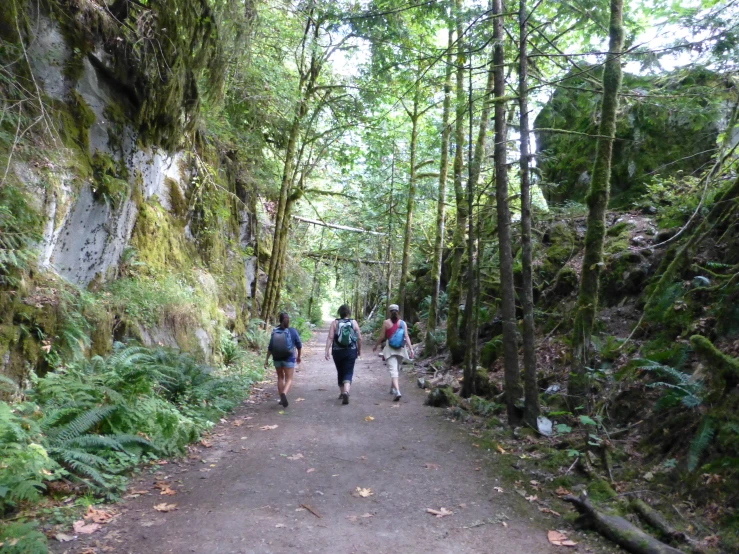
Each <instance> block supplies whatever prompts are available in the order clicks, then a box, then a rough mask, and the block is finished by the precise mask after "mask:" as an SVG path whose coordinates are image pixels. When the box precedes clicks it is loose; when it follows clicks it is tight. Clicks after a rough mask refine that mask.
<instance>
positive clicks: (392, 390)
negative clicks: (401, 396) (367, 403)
mask: <svg viewBox="0 0 739 554" xmlns="http://www.w3.org/2000/svg"><path fill="white" fill-rule="evenodd" d="M396 392H398V391H396V390H395V387H390V394H395V393H396Z"/></svg>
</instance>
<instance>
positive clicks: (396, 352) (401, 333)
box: [372, 304, 415, 402]
mask: <svg viewBox="0 0 739 554" xmlns="http://www.w3.org/2000/svg"><path fill="white" fill-rule="evenodd" d="M389 310H390V318H389V319H386V320H385V321H383V322H382V329H381V330H380V337H379V338H378V339H377V343H376V344H375V347H374V348H373V349H372V351H373V352H374V351H376V350H377V347H378V346H380V344H381V343H382V341H386V342H385V348H383V349H382V359H383V360H385V363H386V364H387V370H388V372H389V373H390V379H391V384H390V387H391V388H390V394H392V395H393V396H394V397H395V398H394V399H393V400H394V401H395V402H398V401H400V398H401V397H402V395H401V394H400V384H399V382H398V370H399V369H400V364H402V363H403V362H404V361H405V360H412V359H413V358H414V357H415V352H413V344H411V338H410V337H409V336H408V325H407V324H406V323H405V321H403V320H402V319H400V317H399V316H398V312H399V311H400V308H399V307H398V305H397V304H390V307H389ZM406 346H407V347H408V348H406Z"/></svg>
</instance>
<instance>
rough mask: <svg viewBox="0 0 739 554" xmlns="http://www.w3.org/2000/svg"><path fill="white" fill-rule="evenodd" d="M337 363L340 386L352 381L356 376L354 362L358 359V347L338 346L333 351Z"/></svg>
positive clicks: (335, 363)
mask: <svg viewBox="0 0 739 554" xmlns="http://www.w3.org/2000/svg"><path fill="white" fill-rule="evenodd" d="M331 355H332V356H333V358H334V365H336V373H337V378H338V381H339V386H342V385H343V384H344V383H351V382H352V377H354V363H355V362H356V361H357V349H356V348H336V349H334V350H332V351H331Z"/></svg>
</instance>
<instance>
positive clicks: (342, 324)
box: [326, 304, 362, 404]
mask: <svg viewBox="0 0 739 554" xmlns="http://www.w3.org/2000/svg"><path fill="white" fill-rule="evenodd" d="M351 315H352V312H351V310H350V309H349V306H347V305H346V304H344V305H342V306H340V307H339V318H338V319H335V320H334V321H333V322H332V323H331V328H330V329H329V330H328V337H326V359H327V360H328V359H329V351H330V352H331V356H333V358H334V365H335V366H336V374H337V378H338V382H339V398H340V399H341V403H342V404H349V389H350V388H351V386H352V378H353V377H354V363H355V362H356V361H357V358H358V357H359V356H361V355H362V332H361V331H360V330H359V325H357V322H356V321H354V320H353V319H351Z"/></svg>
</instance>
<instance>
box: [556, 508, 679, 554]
mask: <svg viewBox="0 0 739 554" xmlns="http://www.w3.org/2000/svg"><path fill="white" fill-rule="evenodd" d="M562 500H564V501H565V502H569V503H570V504H572V505H574V506H575V509H577V511H578V512H580V514H582V516H583V518H582V519H583V521H584V523H585V524H586V525H588V526H590V527H592V528H593V529H595V530H596V531H598V533H600V534H601V535H603V536H604V537H606V538H608V539H610V540H612V541H613V542H615V543H616V544H618V545H619V546H621V547H623V548H625V549H626V550H627V551H629V552H631V553H632V554H684V553H683V552H682V551H681V550H678V549H677V548H673V547H671V546H669V545H667V544H665V543H663V542H661V541H659V540H657V539H655V538H654V537H652V536H650V535H647V534H646V533H645V532H644V531H642V530H641V529H639V528H638V527H636V526H634V525H632V524H631V523H629V522H628V521H626V520H625V519H624V518H622V517H619V516H612V515H609V514H605V513H603V512H599V511H598V510H596V509H595V508H594V507H593V505H592V504H591V503H590V501H588V498H587V496H585V495H582V496H581V497H579V498H578V497H577V496H573V495H571V494H568V495H567V496H564V497H562Z"/></svg>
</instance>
